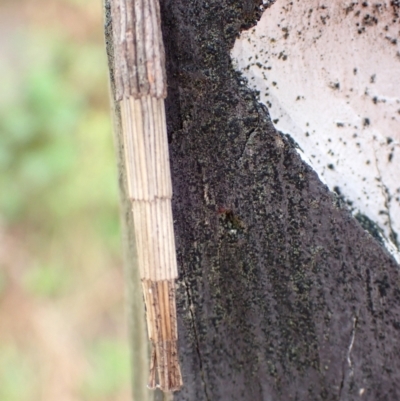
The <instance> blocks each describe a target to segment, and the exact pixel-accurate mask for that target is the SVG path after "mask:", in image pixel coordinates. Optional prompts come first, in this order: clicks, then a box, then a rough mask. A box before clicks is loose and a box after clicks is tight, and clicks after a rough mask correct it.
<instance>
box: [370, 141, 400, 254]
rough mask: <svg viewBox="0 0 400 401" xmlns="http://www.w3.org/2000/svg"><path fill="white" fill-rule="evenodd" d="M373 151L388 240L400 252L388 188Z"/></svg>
mask: <svg viewBox="0 0 400 401" xmlns="http://www.w3.org/2000/svg"><path fill="white" fill-rule="evenodd" d="M373 150H374V156H375V166H376V169H377V171H378V175H379V182H380V183H381V191H382V195H383V198H384V199H385V202H384V205H385V208H386V210H387V218H388V225H389V232H390V233H389V240H390V241H392V242H393V245H394V246H395V248H396V250H397V251H400V244H399V242H398V240H397V235H396V232H395V230H394V229H393V224H392V217H391V215H390V210H389V201H390V194H389V188H388V187H387V186H386V185H385V183H384V182H383V180H382V173H381V169H380V168H379V164H378V158H377V156H376V150H375V147H373Z"/></svg>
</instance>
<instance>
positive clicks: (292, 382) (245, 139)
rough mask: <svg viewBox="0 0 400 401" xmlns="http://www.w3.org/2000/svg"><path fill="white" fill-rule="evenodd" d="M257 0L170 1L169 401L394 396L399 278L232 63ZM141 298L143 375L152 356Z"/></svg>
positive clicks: (136, 340) (164, 4)
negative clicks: (179, 381) (179, 379)
mask: <svg viewBox="0 0 400 401" xmlns="http://www.w3.org/2000/svg"><path fill="white" fill-rule="evenodd" d="M278 1H279V0H278ZM260 3H261V2H260V1H259V2H254V1H239V0H218V1H217V0H208V1H206V0H193V1H190V2H188V1H186V0H162V1H161V15H162V19H163V33H164V44H165V49H166V60H167V82H168V98H167V100H166V106H167V123H168V134H169V147H170V160H171V166H172V167H171V168H172V182H173V193H174V197H173V213H174V224H175V235H176V245H177V252H178V269H179V280H178V287H177V307H178V331H179V333H178V336H179V341H178V348H179V350H178V351H179V357H180V361H181V366H182V375H183V383H184V387H183V389H182V390H181V391H180V392H177V393H175V394H174V400H190V401H192V400H196V401H203V400H205V401H211V400H212V401H214V400H218V401H225V400H226V401H228V400H229V401H233V400H241V401H247V400H248V401H250V400H251V401H253V400H274V401H277V400H282V401H288V400H359V399H362V400H371V401H372V400H393V401H394V400H398V399H400V388H399V384H398V383H400V358H399V357H398V356H399V355H400V340H399V334H400V287H399V285H400V277H399V267H398V265H397V264H396V262H395V261H394V260H393V258H392V257H391V256H390V255H389V254H388V252H387V251H386V250H385V249H384V248H383V247H382V246H381V245H380V244H379V243H377V242H376V240H375V239H373V238H372V237H371V236H370V234H368V233H367V232H366V231H364V230H363V228H362V227H361V226H360V224H359V223H358V222H357V221H356V220H355V219H354V218H353V217H352V216H351V214H350V212H349V211H348V210H347V209H346V207H345V205H343V204H342V203H341V201H340V199H339V198H338V197H337V196H336V195H335V194H333V193H330V192H329V190H328V189H327V187H326V186H325V185H324V184H323V183H321V181H320V180H319V179H318V176H317V175H316V173H315V172H314V171H313V170H312V169H311V168H310V167H309V166H308V165H306V164H305V163H304V162H303V161H302V160H301V158H300V156H299V155H298V153H297V152H296V150H295V145H294V144H293V143H292V142H291V141H290V140H289V139H288V138H287V137H285V136H283V135H281V134H279V133H278V132H277V131H276V130H275V129H274V127H273V125H272V122H271V120H270V118H269V115H268V111H267V109H266V108H265V107H264V106H262V105H261V104H259V103H258V101H257V99H256V95H255V93H253V92H252V91H251V90H250V89H248V87H247V86H246V85H245V83H244V81H243V79H242V78H241V76H240V74H239V73H237V72H235V70H234V68H233V66H232V63H231V58H230V51H231V49H232V47H233V44H234V40H235V38H236V37H237V36H238V35H239V33H240V30H241V29H245V28H249V27H250V26H252V25H254V24H255V23H256V19H257V18H259V17H260V16H261V15H260V12H259V11H258V10H259V9H258V7H259V5H260ZM106 4H107V3H106ZM106 10H107V6H106ZM110 24H111V21H110V19H109V16H107V18H106V38H107V39H106V42H107V47H108V54H109V56H110V58H112V46H111V40H109V38H110V31H109V29H110V27H111V26H110ZM110 64H111V63H110ZM111 82H112V68H111ZM116 115H117V118H116V121H117V124H116V130H117V137H118V129H119V127H120V125H119V124H118V121H119V111H118V110H116ZM119 146H120V142H118V141H117V147H119ZM118 154H119V157H120V160H122V158H123V151H122V150H121V149H119V151H118ZM123 168H124V166H123V161H121V163H120V169H121V170H120V171H121V175H120V176H121V188H122V191H123V194H122V197H123V207H124V210H123V217H124V218H125V220H126V222H127V227H128V230H127V231H128V233H131V235H130V236H129V238H128V241H129V244H132V241H133V238H132V232H133V230H132V221H131V217H130V213H129V212H128V209H127V203H128V201H127V200H125V197H124V196H125V195H124V193H125V192H124V190H125V188H126V183H125V179H126V178H125V175H124V172H123V171H124V170H123ZM127 249H128V250H129V251H128V261H127V268H128V271H131V269H132V267H134V266H133V260H134V259H133V258H134V250H133V249H132V245H128V246H127ZM131 274H132V276H134V279H135V280H138V277H136V276H137V274H138V273H131ZM134 292H135V294H136V295H135V298H136V299H135V300H134V299H131V300H130V302H136V303H135V304H132V306H131V308H132V311H131V313H132V314H133V315H132V316H131V319H133V320H135V321H138V322H139V321H140V323H138V326H135V327H136V329H137V328H139V330H138V331H137V332H136V330H133V331H132V332H133V336H132V342H133V344H134V346H135V347H136V348H135V349H136V350H137V351H136V353H135V352H134V355H133V358H134V366H136V367H138V364H139V363H140V361H139V356H140V355H143V352H144V353H146V352H147V349H146V350H145V351H143V348H145V345H144V341H143V338H142V337H143V336H145V334H143V336H142V335H141V334H140V333H142V332H143V333H144V327H143V330H142V326H141V325H142V324H144V320H143V312H142V311H141V308H143V305H142V304H141V302H142V301H141V300H139V299H138V298H140V297H141V295H140V296H139V295H138V293H140V292H139V291H138V290H137V287H136V288H135V290H134ZM141 330H142V331H141ZM141 341H142V342H141ZM141 347H142V348H141ZM139 349H142V354H141V353H140V351H138V350H139ZM135 358H137V359H135ZM140 375H142V379H143V385H144V386H145V384H146V381H147V367H141V368H138V369H136V372H134V381H135V384H134V386H137V387H138V388H139V387H140V386H141V385H142V384H141V383H140V380H141V376H140ZM140 388H141V387H140ZM134 391H137V388H136V387H135V388H134ZM143 394H144V393H143ZM146 397H147V395H144V396H143V398H139V396H138V395H136V398H135V400H145V399H148V398H146Z"/></svg>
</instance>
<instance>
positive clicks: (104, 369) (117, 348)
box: [82, 339, 130, 400]
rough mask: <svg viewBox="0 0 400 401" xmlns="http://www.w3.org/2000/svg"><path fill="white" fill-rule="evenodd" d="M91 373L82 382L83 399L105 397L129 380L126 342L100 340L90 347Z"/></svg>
mask: <svg viewBox="0 0 400 401" xmlns="http://www.w3.org/2000/svg"><path fill="white" fill-rule="evenodd" d="M89 354H90V355H89V358H88V359H89V361H90V362H91V366H92V374H91V375H90V377H88V379H87V380H86V381H85V383H84V384H83V390H82V391H83V397H84V399H85V400H86V399H97V398H107V397H109V396H111V395H113V394H114V393H115V392H116V391H117V390H118V389H119V388H121V387H123V386H124V385H126V384H127V383H128V382H129V372H130V369H129V359H128V355H129V349H128V346H127V344H126V343H121V342H116V341H111V340H105V339H103V340H101V341H99V342H97V343H95V344H93V346H92V347H91V349H90V351H89Z"/></svg>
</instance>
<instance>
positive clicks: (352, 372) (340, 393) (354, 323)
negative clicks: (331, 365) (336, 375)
mask: <svg viewBox="0 0 400 401" xmlns="http://www.w3.org/2000/svg"><path fill="white" fill-rule="evenodd" d="M357 322H358V318H357V316H354V317H353V327H352V329H351V337H350V344H349V347H348V348H347V355H346V360H347V364H348V366H349V368H348V369H349V372H350V373H349V377H352V376H353V375H354V369H353V364H352V362H351V351H352V350H353V346H354V340H355V338H356V328H357ZM344 365H345V364H344ZM345 372H346V370H345V367H344V366H343V372H342V380H341V381H340V388H339V397H338V401H340V400H341V398H342V390H343V387H344V381H345V376H346V374H345Z"/></svg>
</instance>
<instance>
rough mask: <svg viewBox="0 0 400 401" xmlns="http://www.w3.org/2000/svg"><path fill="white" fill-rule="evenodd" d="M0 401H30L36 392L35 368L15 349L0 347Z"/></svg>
mask: <svg viewBox="0 0 400 401" xmlns="http://www.w3.org/2000/svg"><path fill="white" fill-rule="evenodd" d="M0 355H1V358H0V378H1V385H0V400H2V401H25V400H26V401H28V400H31V399H32V393H33V390H34V383H33V378H34V375H33V367H32V365H31V364H30V362H29V361H28V360H27V358H26V356H24V355H23V353H22V352H20V351H18V350H17V349H16V348H15V347H5V346H1V347H0Z"/></svg>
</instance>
